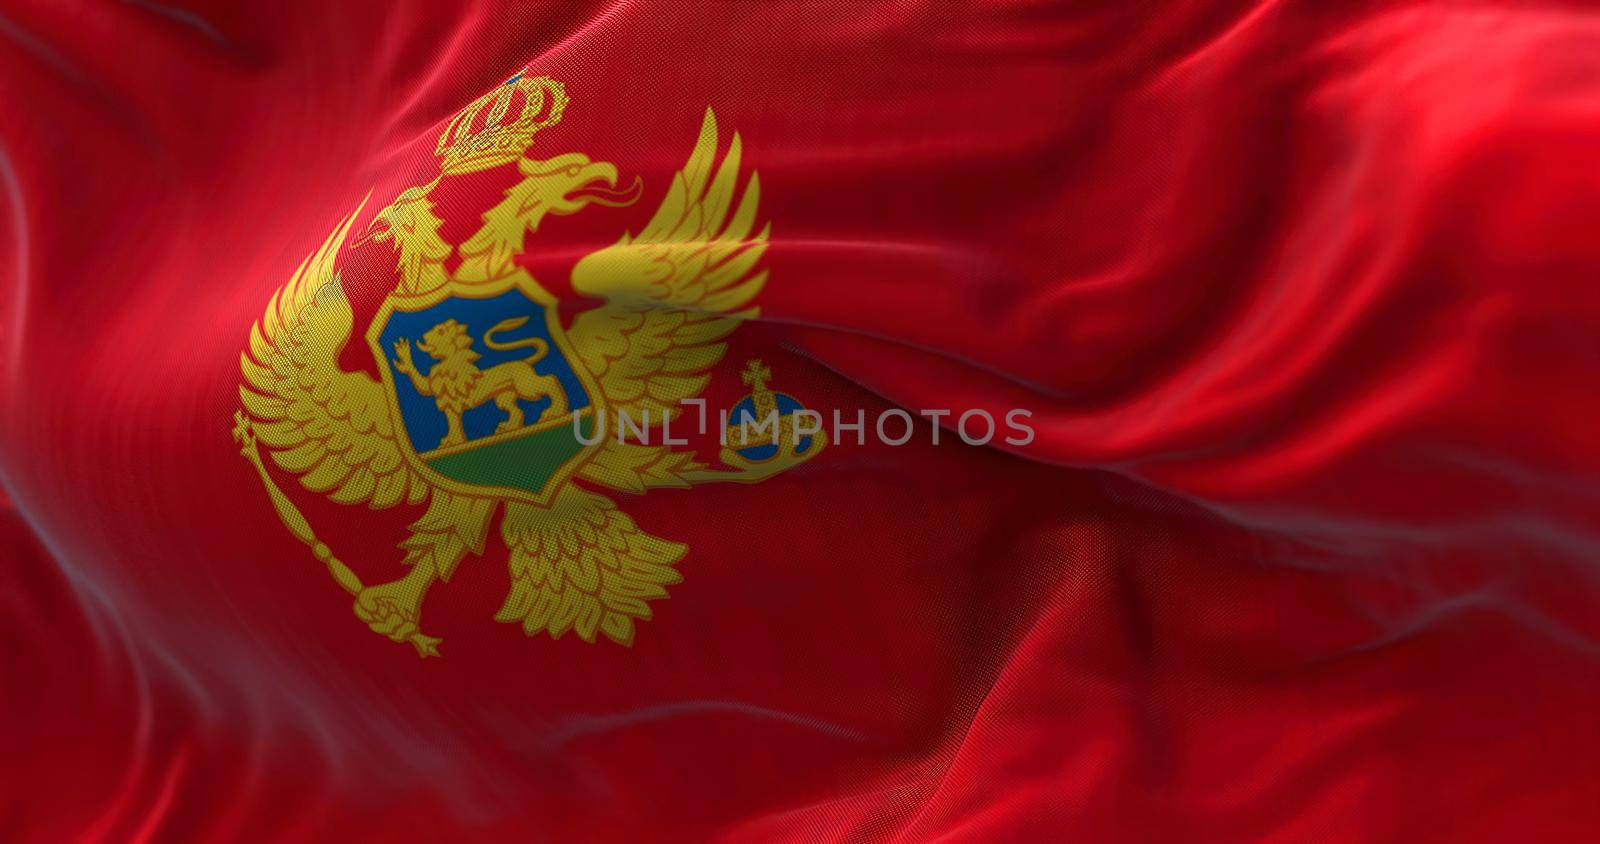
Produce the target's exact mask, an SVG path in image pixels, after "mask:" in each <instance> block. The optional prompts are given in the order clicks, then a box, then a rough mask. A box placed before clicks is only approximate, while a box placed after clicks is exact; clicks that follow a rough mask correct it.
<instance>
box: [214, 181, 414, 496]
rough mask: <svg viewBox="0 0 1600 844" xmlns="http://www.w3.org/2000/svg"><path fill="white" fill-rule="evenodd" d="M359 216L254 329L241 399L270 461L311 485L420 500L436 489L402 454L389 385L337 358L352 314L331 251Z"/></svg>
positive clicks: (308, 263) (242, 359) (333, 492)
mask: <svg viewBox="0 0 1600 844" xmlns="http://www.w3.org/2000/svg"><path fill="white" fill-rule="evenodd" d="M357 213H359V209H358V210H357ZM354 219H355V215H354V214H352V215H351V216H349V217H346V218H345V219H344V220H343V221H342V222H340V224H339V225H338V226H337V227H335V229H334V230H333V233H332V234H330V235H328V239H327V240H326V241H324V242H323V244H322V246H321V248H319V249H318V250H317V251H316V252H315V253H314V254H312V255H311V256H309V257H308V258H306V260H305V261H304V262H302V263H301V264H300V268H299V269H297V270H296V271H295V273H294V276H293V277H292V278H290V279H289V282H288V283H287V284H285V285H284V286H283V287H282V288H280V289H279V290H278V292H277V293H276V294H274V296H273V297H272V301H271V302H269V303H268V304H267V311H266V313H265V314H263V315H262V317H261V319H260V320H259V321H257V322H256V323H255V324H254V325H252V326H251V327H250V350H249V352H248V353H242V354H240V356H239V367H240V369H241V370H243V373H244V380H245V384H246V385H247V386H240V388H239V399H240V401H242V402H243V403H244V407H245V410H246V411H248V412H249V414H250V416H251V417H253V419H254V422H255V424H254V425H253V428H254V430H255V434H256V437H257V439H259V440H260V441H261V442H263V443H265V444H266V445H267V446H268V448H269V449H270V452H271V454H272V459H273V461H274V462H275V463H277V464H278V466H280V467H281V468H283V469H285V470H287V471H290V472H293V473H295V474H296V475H299V476H300V483H301V484H302V485H304V486H305V488H306V489H309V490H312V491H313V492H319V493H326V494H327V495H328V496H329V497H330V498H332V499H333V500H334V501H337V502H339V503H341V504H359V503H362V502H369V503H370V504H371V506H372V507H375V508H377V507H389V506H392V505H394V504H397V503H399V502H401V501H407V502H410V503H414V504H415V503H420V502H421V501H422V500H423V499H424V498H425V497H426V496H427V494H428V491H429V486H428V484H427V482H426V481H424V480H423V479H422V478H421V477H420V476H419V475H417V474H416V473H415V472H414V471H413V470H412V469H411V468H410V466H409V465H408V464H407V463H406V461H405V459H404V457H403V456H402V452H401V445H400V442H399V441H398V439H397V438H396V434H395V430H394V422H393V420H392V418H391V417H390V415H389V411H388V407H387V405H386V402H385V399H384V395H383V387H382V385H381V384H379V383H378V382H377V381H375V380H373V379H372V378H371V377H369V376H368V375H366V374H365V373H361V372H346V371H344V370H342V369H340V368H339V364H338V359H339V352H340V350H341V349H343V348H344V345H345V343H346V342H347V341H348V340H349V339H350V329H351V324H352V322H353V317H352V315H351V312H350V302H349V300H348V299H346V298H345V295H344V289H343V288H342V287H341V286H340V283H339V279H338V278H337V277H336V276H335V274H334V269H333V267H334V256H335V255H337V254H338V252H339V249H340V247H341V246H343V244H344V241H345V235H346V234H347V232H348V231H349V229H350V223H351V221H352V220H354Z"/></svg>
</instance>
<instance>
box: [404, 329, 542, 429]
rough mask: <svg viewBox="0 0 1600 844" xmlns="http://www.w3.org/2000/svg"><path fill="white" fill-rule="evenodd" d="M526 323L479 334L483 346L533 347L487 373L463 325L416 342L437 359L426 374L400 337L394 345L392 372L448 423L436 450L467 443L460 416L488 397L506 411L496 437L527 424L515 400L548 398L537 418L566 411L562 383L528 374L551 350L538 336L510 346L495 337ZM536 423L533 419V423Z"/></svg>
mask: <svg viewBox="0 0 1600 844" xmlns="http://www.w3.org/2000/svg"><path fill="white" fill-rule="evenodd" d="M527 321H528V318H527V317H513V318H511V319H507V320H501V321H500V322H498V323H496V324H495V326H494V327H493V328H491V329H489V330H488V331H486V332H484V334H483V344H484V345H485V346H488V347H489V348H491V349H494V350H496V351H505V350H507V349H521V348H526V347H532V348H533V351H532V352H531V353H529V354H528V356H527V357H525V358H523V359H521V360H511V361H506V362H505V363H500V364H496V365H494V366H491V367H489V368H488V369H479V368H478V363H477V362H478V359H479V358H480V357H482V355H479V354H478V353H477V352H475V351H473V350H472V335H470V334H468V333H467V327H466V326H465V325H462V324H461V323H459V322H456V321H455V320H453V319H447V320H445V321H444V322H441V323H439V324H438V325H435V326H434V327H432V328H430V329H428V332H427V333H426V334H424V335H422V340H421V341H420V342H418V343H417V347H418V348H420V349H422V350H423V351H424V352H427V353H428V355H429V356H431V357H432V358H433V359H434V360H435V361H436V363H434V365H433V367H432V368H430V369H429V370H428V374H427V375H423V374H422V373H421V372H419V371H418V370H417V367H416V364H414V363H413V362H412V360H411V341H410V340H409V339H401V340H398V341H396V342H395V344H394V351H395V354H396V355H398V357H397V358H395V361H394V366H395V368H396V369H398V370H399V371H400V372H401V373H402V374H404V375H406V376H408V377H409V378H410V379H411V386H413V387H415V388H416V390H417V392H419V393H421V394H422V395H424V396H430V397H432V398H433V400H434V402H435V403H436V404H437V405H438V406H439V411H440V412H441V413H443V414H444V416H445V420H446V422H447V423H448V425H449V429H448V430H446V431H445V435H444V437H443V438H442V439H440V440H439V445H438V446H437V447H439V448H443V447H445V446H449V445H460V444H462V443H464V442H466V441H467V433H466V431H465V430H463V429H462V427H461V414H463V413H465V412H467V411H469V410H471V409H473V408H475V407H478V406H479V405H481V404H483V403H484V402H487V401H489V400H491V399H493V400H494V403H495V404H496V405H498V406H499V407H500V409H501V410H503V411H505V412H506V418H505V421H503V422H501V423H500V424H499V426H497V427H496V428H495V429H494V431H495V433H497V434H501V433H505V432H506V431H515V430H516V429H518V428H521V427H522V426H523V425H524V424H525V423H526V419H525V416H526V415H525V414H524V413H523V412H522V408H520V407H518V406H517V402H518V401H519V400H522V401H533V400H535V399H538V398H540V397H541V396H549V397H550V406H549V407H547V408H545V410H544V412H543V413H541V414H540V415H539V419H543V418H544V417H545V416H546V415H552V416H560V415H562V414H564V413H566V412H567V394H566V392H565V391H563V390H562V389H561V382H560V381H557V380H556V378H555V376H553V375H540V374H539V373H537V372H534V371H533V365H534V364H535V363H537V362H539V361H540V360H543V359H544V356H545V355H546V354H548V353H549V351H550V346H549V345H548V344H547V343H545V341H544V340H542V339H540V338H538V337H528V338H525V339H522V340H516V341H513V342H509V343H503V342H500V341H498V340H496V339H494V335H495V334H496V333H498V332H502V331H511V330H513V329H515V328H518V327H519V326H521V325H522V324H523V323H525V322H527ZM539 419H535V420H533V421H534V422H538V421H539Z"/></svg>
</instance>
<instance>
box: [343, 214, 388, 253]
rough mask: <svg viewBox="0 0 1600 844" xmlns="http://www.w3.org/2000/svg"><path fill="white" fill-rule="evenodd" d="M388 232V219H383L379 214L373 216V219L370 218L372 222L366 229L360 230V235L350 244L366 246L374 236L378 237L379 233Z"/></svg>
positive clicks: (385, 233) (384, 233)
mask: <svg viewBox="0 0 1600 844" xmlns="http://www.w3.org/2000/svg"><path fill="white" fill-rule="evenodd" d="M388 233H389V221H388V220H385V219H384V218H383V217H381V216H380V217H374V218H373V220H372V223H371V224H369V225H368V226H367V230H366V231H364V232H362V233H361V235H360V236H358V237H357V238H356V239H355V240H354V241H352V242H351V244H350V245H351V246H366V245H367V244H369V243H371V242H372V241H373V239H375V238H377V237H379V236H381V235H387V234H388Z"/></svg>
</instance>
